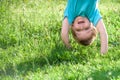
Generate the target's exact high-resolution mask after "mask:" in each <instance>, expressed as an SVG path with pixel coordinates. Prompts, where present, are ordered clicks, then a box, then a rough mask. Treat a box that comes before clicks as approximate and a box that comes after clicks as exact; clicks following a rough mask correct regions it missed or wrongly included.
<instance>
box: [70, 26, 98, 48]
mask: <svg viewBox="0 0 120 80" xmlns="http://www.w3.org/2000/svg"><path fill="white" fill-rule="evenodd" d="M72 35H73V38H74V39H75V40H76V41H77V42H78V43H79V44H82V45H84V46H88V45H91V44H92V42H93V41H94V40H95V38H96V36H97V30H96V28H95V27H93V29H92V35H91V36H90V37H89V38H87V39H84V40H81V39H79V38H78V37H77V36H76V34H75V32H74V30H72Z"/></svg>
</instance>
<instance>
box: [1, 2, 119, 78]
mask: <svg viewBox="0 0 120 80" xmlns="http://www.w3.org/2000/svg"><path fill="white" fill-rule="evenodd" d="M66 2H67V0H0V80H120V0H101V1H100V3H99V9H100V12H101V14H102V16H103V20H104V23H105V25H106V29H107V32H108V38H109V42H108V43H109V50H108V53H107V54H105V55H100V39H99V35H98V38H97V39H96V40H95V42H94V43H93V44H92V45H90V46H87V47H85V46H82V45H79V44H77V43H76V42H75V41H74V39H73V38H72V35H71V34H70V39H71V44H72V46H73V49H72V50H69V49H67V48H66V47H65V46H64V44H63V42H62V41H61V37H60V32H61V24H62V20H63V12H64V9H65V6H66Z"/></svg>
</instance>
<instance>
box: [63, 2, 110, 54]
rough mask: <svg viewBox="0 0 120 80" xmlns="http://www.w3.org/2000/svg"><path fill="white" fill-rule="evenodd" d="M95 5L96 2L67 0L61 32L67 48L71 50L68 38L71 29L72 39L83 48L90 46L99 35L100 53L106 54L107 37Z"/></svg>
mask: <svg viewBox="0 0 120 80" xmlns="http://www.w3.org/2000/svg"><path fill="white" fill-rule="evenodd" d="M97 4H98V0H68V3H67V7H66V9H65V12H64V20H63V23H62V30H61V37H62V40H63V42H64V43H65V45H66V47H67V48H71V45H70V43H69V36H68V33H69V29H70V28H71V29H72V34H73V37H74V39H75V40H76V41H77V42H78V43H80V44H82V45H85V46H86V45H90V44H91V43H92V42H93V41H94V39H95V37H96V35H97V33H100V40H101V53H106V52H107V50H108V36H107V32H106V28H105V25H104V23H103V20H102V17H101V15H100V13H99V10H98V7H97ZM70 26H71V27H70Z"/></svg>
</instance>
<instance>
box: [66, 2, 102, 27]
mask: <svg viewBox="0 0 120 80" xmlns="http://www.w3.org/2000/svg"><path fill="white" fill-rule="evenodd" d="M97 5H98V0H68V3H67V6H66V9H65V11H64V17H67V18H68V22H69V24H70V25H71V24H72V23H73V21H74V20H75V18H76V17H77V16H82V17H87V18H88V20H89V21H90V22H92V23H93V25H94V26H96V25H97V23H98V21H99V20H100V19H101V14H100V12H99V10H98V7H97Z"/></svg>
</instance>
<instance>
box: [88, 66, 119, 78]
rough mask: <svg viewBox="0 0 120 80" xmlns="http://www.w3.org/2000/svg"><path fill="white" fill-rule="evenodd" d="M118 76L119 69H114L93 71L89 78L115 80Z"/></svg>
mask: <svg viewBox="0 0 120 80" xmlns="http://www.w3.org/2000/svg"><path fill="white" fill-rule="evenodd" d="M119 76H120V68H116V69H115V70H111V69H110V70H107V71H104V70H101V71H95V72H93V73H92V74H91V75H90V76H89V77H90V78H92V80H98V79H99V80H111V79H114V80H117V79H118V78H119Z"/></svg>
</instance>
